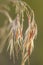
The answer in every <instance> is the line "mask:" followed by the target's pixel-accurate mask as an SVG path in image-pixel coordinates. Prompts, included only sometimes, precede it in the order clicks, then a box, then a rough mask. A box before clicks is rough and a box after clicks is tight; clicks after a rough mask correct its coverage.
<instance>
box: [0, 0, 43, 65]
mask: <svg viewBox="0 0 43 65" xmlns="http://www.w3.org/2000/svg"><path fill="white" fill-rule="evenodd" d="M24 1H25V2H27V3H28V4H29V5H30V7H31V8H32V9H33V10H34V13H35V20H36V23H37V26H38V35H37V39H36V40H35V42H34V46H35V47H34V51H33V53H32V55H31V58H30V65H43V0H24ZM1 3H7V0H0V4H1ZM0 24H1V21H0ZM19 61H20V60H19ZM0 65H14V64H13V62H12V60H10V59H9V55H8V54H7V52H5V51H3V53H2V54H0ZM16 65H18V64H16Z"/></svg>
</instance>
